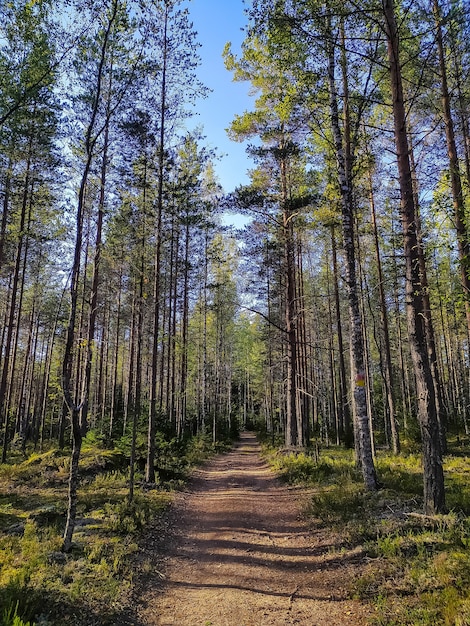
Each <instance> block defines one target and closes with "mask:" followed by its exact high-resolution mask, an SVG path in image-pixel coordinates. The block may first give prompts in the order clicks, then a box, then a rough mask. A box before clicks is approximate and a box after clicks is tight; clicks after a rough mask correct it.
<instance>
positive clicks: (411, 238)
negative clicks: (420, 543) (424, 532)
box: [382, 0, 445, 514]
mask: <svg viewBox="0 0 470 626" xmlns="http://www.w3.org/2000/svg"><path fill="white" fill-rule="evenodd" d="M382 3H383V14H384V18H385V19H384V30H385V34H386V36H387V51H388V60H389V64H390V83H391V90H392V102H393V118H394V129H395V145H396V150H397V162H398V175H399V183H400V195H401V219H402V226H403V238H404V253H405V264H406V308H407V325H408V336H409V341H410V349H411V356H412V360H413V365H414V371H415V377H416V387H417V395H418V416H419V423H420V427H421V437H422V442H423V462H424V509H425V512H426V513H427V514H434V513H441V512H443V511H444V510H445V493H444V473H443V468H442V454H441V446H440V439H439V424H438V419H437V411H436V400H435V394H434V386H433V381H432V375H431V366H430V363H429V356H428V347H427V342H426V320H425V310H424V302H423V285H422V276H421V271H420V259H419V255H420V253H419V245H420V242H419V238H418V232H417V215H416V207H415V201H414V193H413V181H412V172H411V165H410V152H409V146H408V137H407V132H406V113H405V103H404V99H403V86H402V76H401V66H400V59H399V40H398V29H397V24H396V19H395V11H394V3H393V0H382Z"/></svg>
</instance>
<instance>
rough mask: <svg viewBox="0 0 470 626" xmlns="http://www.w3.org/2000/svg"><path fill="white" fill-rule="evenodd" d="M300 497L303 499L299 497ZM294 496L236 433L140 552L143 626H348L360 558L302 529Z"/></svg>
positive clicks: (356, 605) (357, 620)
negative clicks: (227, 449) (350, 595)
mask: <svg viewBox="0 0 470 626" xmlns="http://www.w3.org/2000/svg"><path fill="white" fill-rule="evenodd" d="M304 497H305V496H304ZM301 498H302V496H301V494H300V493H299V492H298V490H296V489H292V488H289V487H286V486H285V485H282V484H281V483H280V482H279V481H278V480H277V479H276V477H275V476H274V474H273V473H272V471H271V470H270V469H269V468H268V466H267V465H266V464H265V463H264V462H263V460H262V459H261V457H260V448H259V444H258V443H257V441H256V439H255V437H254V435H252V434H251V433H243V434H242V436H241V439H240V441H239V443H238V444H237V445H236V447H235V448H234V449H233V450H232V451H231V452H229V453H228V454H224V455H221V456H219V457H217V458H216V459H214V460H212V461H211V462H210V463H208V464H207V465H205V466H204V467H203V468H202V469H200V470H198V471H197V473H196V474H195V477H194V479H193V480H192V481H191V483H190V484H189V485H188V488H187V491H185V492H183V493H181V494H178V496H177V499H176V502H175V505H174V507H173V508H172V511H171V513H170V516H169V518H168V520H167V522H166V526H165V525H163V526H161V527H159V528H155V529H154V534H153V536H150V537H149V541H148V543H147V545H146V546H145V549H144V558H145V563H146V564H147V565H146V571H147V574H146V576H145V580H144V587H143V591H142V596H141V598H140V599H139V602H138V609H137V611H138V623H139V624H142V625H145V626H156V625H159V626H170V625H171V626H173V625H177V626H274V625H276V626H280V625H285V624H301V625H304V626H320V625H322V626H342V625H345V626H348V625H349V626H351V625H355V626H358V625H361V624H366V623H367V616H368V615H370V608H368V607H367V606H366V605H362V604H361V603H360V602H356V601H353V600H350V599H348V597H347V596H348V588H349V585H350V582H351V579H352V577H355V576H357V575H359V572H360V566H361V555H360V554H358V553H354V552H348V551H347V550H344V549H342V550H340V549H339V547H338V545H337V541H338V538H337V537H336V538H335V537H334V535H333V534H331V533H328V532H326V531H325V530H324V529H323V530H320V529H315V528H309V527H308V523H307V521H306V520H305V519H304V518H303V516H302V499H301Z"/></svg>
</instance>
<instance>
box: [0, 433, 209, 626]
mask: <svg viewBox="0 0 470 626" xmlns="http://www.w3.org/2000/svg"><path fill="white" fill-rule="evenodd" d="M128 443H129V442H128V441H126V440H123V441H120V442H119V444H118V445H117V446H114V447H113V448H107V447H106V444H105V442H104V441H103V440H102V438H100V437H99V436H97V435H96V434H95V433H91V434H90V435H89V436H88V437H87V438H86V439H85V441H84V445H83V451H82V457H81V461H80V475H81V483H80V489H79V504H78V511H77V525H76V528H75V532H74V536H73V547H72V550H71V552H70V553H69V554H64V553H62V552H61V546H62V534H63V531H64V528H65V519H66V508H67V481H68V472H69V454H67V453H64V452H61V451H58V450H48V451H45V452H43V453H35V452H33V453H31V454H30V455H29V456H28V458H27V459H23V460H21V458H20V457H18V456H17V457H16V458H15V457H14V456H13V457H12V462H11V463H9V464H3V465H0V626H65V625H66V624H73V625H74V626H79V625H81V624H89V623H94V624H98V623H99V624H100V625H102V626H107V625H109V626H111V624H115V623H116V622H117V621H118V619H117V616H118V615H119V614H120V612H122V610H123V607H124V606H125V604H126V601H127V598H128V597H129V593H130V590H131V589H132V584H133V578H134V575H135V572H134V563H135V561H136V558H137V556H138V552H139V542H140V540H141V536H142V533H143V531H144V530H145V528H146V526H147V524H148V523H149V522H150V521H152V520H154V519H155V518H157V517H158V516H159V515H161V513H162V512H163V511H164V510H165V508H166V507H167V506H168V504H169V503H170V502H171V499H172V491H173V490H174V489H175V488H178V487H180V486H181V485H182V484H183V482H184V480H185V479H186V477H187V475H188V472H189V471H190V469H191V467H193V466H195V465H197V464H199V463H201V462H202V461H203V460H204V459H206V458H207V457H208V456H209V455H211V454H213V453H214V451H218V449H219V448H218V447H214V446H213V445H212V444H211V442H210V440H208V439H206V438H204V437H197V438H194V439H192V440H190V441H188V442H178V441H176V440H171V441H166V440H165V439H164V437H163V436H159V438H158V445H157V451H158V452H157V465H156V476H157V478H156V484H155V485H152V486H151V487H152V488H150V489H149V488H148V487H147V486H146V485H145V484H144V483H143V461H142V455H139V454H138V455H137V457H138V460H137V474H136V487H135V495H134V499H133V502H132V503H131V504H129V503H128V468H127V456H126V455H127V453H128ZM142 452H143V448H142Z"/></svg>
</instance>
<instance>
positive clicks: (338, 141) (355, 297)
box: [328, 15, 378, 491]
mask: <svg viewBox="0 0 470 626" xmlns="http://www.w3.org/2000/svg"><path fill="white" fill-rule="evenodd" d="M328 21H329V35H330V37H329V44H328V48H329V49H328V56H329V63H328V82H329V92H330V93H329V96H330V115H331V127H332V131H333V137H334V144H335V156H336V161H337V173H338V182H339V187H340V196H341V214H342V225H343V241H344V249H345V254H346V284H347V290H348V302H349V326H350V336H351V338H350V347H351V382H352V386H353V399H354V417H355V421H356V428H355V430H356V433H357V440H356V445H357V446H358V449H359V455H360V456H359V459H358V461H359V462H360V465H361V470H362V475H363V479H364V485H365V487H366V489H368V490H371V491H372V490H376V489H377V486H378V483H377V476H376V472H375V466H374V458H373V452H372V439H371V434H370V428H369V416H368V413H367V398H366V389H365V384H366V381H365V362H364V341H363V334H362V318H361V312H360V306H359V289H358V284H357V277H356V251H355V236H354V209H353V199H352V187H351V168H350V162H351V150H350V137H349V132H348V130H347V129H348V128H349V123H348V120H347V116H346V120H345V130H344V137H343V136H342V135H341V128H340V122H339V112H338V97H337V92H336V83H335V49H334V46H333V37H332V35H333V33H332V28H331V16H330V15H329V16H328Z"/></svg>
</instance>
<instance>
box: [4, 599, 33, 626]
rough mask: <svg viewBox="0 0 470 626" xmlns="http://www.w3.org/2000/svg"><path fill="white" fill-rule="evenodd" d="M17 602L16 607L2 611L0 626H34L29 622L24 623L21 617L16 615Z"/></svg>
mask: <svg viewBox="0 0 470 626" xmlns="http://www.w3.org/2000/svg"><path fill="white" fill-rule="evenodd" d="M18 604H19V603H18V602H17V603H16V606H14V607H13V606H10V607H9V608H8V609H5V610H4V611H3V615H2V616H1V619H2V621H1V623H0V626H35V625H34V624H33V623H31V622H24V621H23V620H22V619H21V617H20V616H19V615H18Z"/></svg>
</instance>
